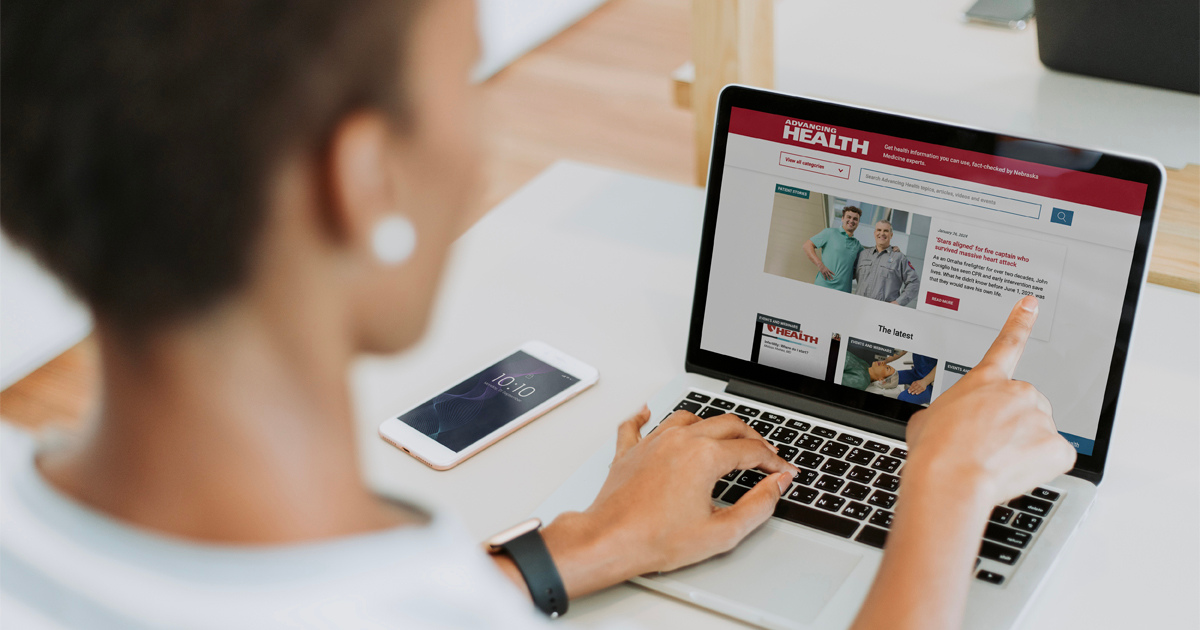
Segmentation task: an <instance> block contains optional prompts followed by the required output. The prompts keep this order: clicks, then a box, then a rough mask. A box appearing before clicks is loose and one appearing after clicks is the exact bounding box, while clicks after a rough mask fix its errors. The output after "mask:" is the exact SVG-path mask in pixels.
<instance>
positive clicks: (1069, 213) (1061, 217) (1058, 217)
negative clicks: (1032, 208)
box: [1050, 208, 1075, 225]
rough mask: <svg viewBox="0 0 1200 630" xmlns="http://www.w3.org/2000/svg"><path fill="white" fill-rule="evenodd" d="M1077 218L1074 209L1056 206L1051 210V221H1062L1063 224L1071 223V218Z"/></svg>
mask: <svg viewBox="0 0 1200 630" xmlns="http://www.w3.org/2000/svg"><path fill="white" fill-rule="evenodd" d="M1074 218H1075V211H1074V210H1063V209H1062V208H1054V209H1053V211H1051V212H1050V222H1051V223H1061V224H1063V225H1071V220H1072V219H1074Z"/></svg>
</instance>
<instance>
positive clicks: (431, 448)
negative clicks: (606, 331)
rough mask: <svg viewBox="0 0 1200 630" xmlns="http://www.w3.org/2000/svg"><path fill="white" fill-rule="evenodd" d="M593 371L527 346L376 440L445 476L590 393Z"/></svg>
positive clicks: (394, 421)
mask: <svg viewBox="0 0 1200 630" xmlns="http://www.w3.org/2000/svg"><path fill="white" fill-rule="evenodd" d="M597 378H599V373H598V372H597V371H596V368H594V367H592V366H590V365H588V364H586V363H584V362H582V361H580V360H578V359H576V358H573V357H571V356H569V355H567V354H566V353H564V352H562V351H560V350H557V349H555V348H553V347H551V346H549V345H547V344H545V343H542V342H540V341H530V342H529V343H526V344H524V345H522V346H521V347H520V348H517V349H516V350H514V351H513V352H511V353H510V354H508V355H506V356H504V357H503V358H501V359H499V360H497V361H496V362H495V363H492V364H491V365H489V366H488V367H485V368H483V369H482V370H480V371H478V372H476V373H475V374H474V375H473V376H471V377H470V378H467V379H465V380H463V381H462V382H461V383H459V384H457V385H455V386H454V387H451V388H449V389H447V390H446V391H444V392H442V393H440V394H438V395H437V396H434V397H433V398H430V399H429V400H426V401H425V402H423V403H421V404H419V405H417V406H415V407H412V408H411V409H408V410H407V411H405V412H403V413H401V414H400V415H398V416H396V417H394V418H389V419H387V420H385V421H384V422H383V424H381V425H379V436H380V437H382V438H383V439H384V441H386V442H388V443H389V444H391V445H393V446H395V447H396V448H399V449H400V450H402V451H404V452H405V453H408V454H409V455H412V456H413V457H416V458H417V459H419V460H420V461H422V462H424V463H425V464H426V465H427V466H429V467H430V468H434V469H436V470H448V469H450V468H453V467H455V466H457V465H458V464H460V463H462V462H463V460H465V459H467V458H468V457H470V456H472V455H474V454H476V453H478V452H479V451H482V450H483V449H485V448H487V447H488V446H491V445H492V444H495V443H496V442H497V441H498V440H499V439H500V438H502V437H504V436H506V435H508V434H509V433H512V432H513V431H516V430H517V429H519V428H521V427H523V426H525V425H526V424H528V423H529V422H530V421H532V420H533V419H535V418H537V417H539V416H541V415H542V414H544V413H546V412H547V411H550V410H551V409H553V408H555V407H557V406H559V405H561V404H562V403H564V402H566V401H568V400H570V399H571V398H573V397H574V396H575V395H576V394H578V393H579V392H582V391H583V390H585V389H587V388H589V387H591V386H592V385H593V384H594V383H595V382H596V379H597Z"/></svg>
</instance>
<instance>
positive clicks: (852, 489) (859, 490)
mask: <svg viewBox="0 0 1200 630" xmlns="http://www.w3.org/2000/svg"><path fill="white" fill-rule="evenodd" d="M868 494H871V489H870V488H868V487H866V486H864V485H862V484H861V483H854V482H853V481H851V482H850V483H848V484H846V489H845V490H842V496H844V497H850V498H851V499H854V500H855V501H862V500H863V499H865V498H867V495H868Z"/></svg>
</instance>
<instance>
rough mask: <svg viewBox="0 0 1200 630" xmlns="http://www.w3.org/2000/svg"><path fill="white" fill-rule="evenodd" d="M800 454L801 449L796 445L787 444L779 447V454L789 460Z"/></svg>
mask: <svg viewBox="0 0 1200 630" xmlns="http://www.w3.org/2000/svg"><path fill="white" fill-rule="evenodd" d="M799 454H800V449H798V448H796V447H795V446H788V445H786V444H785V445H783V446H780V447H779V456H780V457H782V458H784V459H786V460H788V461H789V462H790V461H792V458H793V457H795V456H796V455H799Z"/></svg>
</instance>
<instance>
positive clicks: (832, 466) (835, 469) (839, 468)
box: [821, 459, 850, 475]
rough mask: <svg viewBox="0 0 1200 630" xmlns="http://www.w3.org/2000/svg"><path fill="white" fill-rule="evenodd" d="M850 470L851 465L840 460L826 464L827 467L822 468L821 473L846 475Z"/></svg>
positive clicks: (833, 460) (832, 460)
mask: <svg viewBox="0 0 1200 630" xmlns="http://www.w3.org/2000/svg"><path fill="white" fill-rule="evenodd" d="M849 468H850V464H849V463H847V462H844V461H842V460H840V459H831V460H829V461H827V462H825V465H824V466H822V467H821V472H826V473H830V474H833V475H844V474H846V470H847V469H849Z"/></svg>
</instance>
